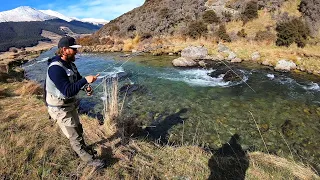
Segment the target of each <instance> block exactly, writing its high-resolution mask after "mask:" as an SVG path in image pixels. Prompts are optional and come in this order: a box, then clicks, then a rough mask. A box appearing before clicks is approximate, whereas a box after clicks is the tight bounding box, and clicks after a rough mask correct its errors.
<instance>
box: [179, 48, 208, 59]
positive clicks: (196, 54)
mask: <svg viewBox="0 0 320 180" xmlns="http://www.w3.org/2000/svg"><path fill="white" fill-rule="evenodd" d="M207 56H208V50H207V48H205V47H202V46H189V47H187V48H184V49H183V50H182V51H181V57H184V58H189V59H204V58H205V57H207Z"/></svg>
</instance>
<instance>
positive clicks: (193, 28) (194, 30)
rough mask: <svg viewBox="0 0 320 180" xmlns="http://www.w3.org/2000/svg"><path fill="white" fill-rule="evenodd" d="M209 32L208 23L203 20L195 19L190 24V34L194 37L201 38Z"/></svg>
mask: <svg viewBox="0 0 320 180" xmlns="http://www.w3.org/2000/svg"><path fill="white" fill-rule="evenodd" d="M207 32H208V29H207V25H206V24H205V23H203V21H195V22H192V23H190V24H189V26H188V35H189V36H190V37H192V38H194V39H195V38H199V37H201V36H202V35H204V34H206V33H207Z"/></svg>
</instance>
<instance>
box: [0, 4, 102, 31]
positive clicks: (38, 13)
mask: <svg viewBox="0 0 320 180" xmlns="http://www.w3.org/2000/svg"><path fill="white" fill-rule="evenodd" d="M50 19H62V20H64V21H67V22H71V21H82V22H85V23H91V24H94V25H98V26H102V25H104V24H106V23H108V21H106V20H104V19H94V18H84V19H78V18H71V17H67V16H65V15H63V14H61V13H59V12H57V11H53V10H50V9H48V10H37V9H34V8H32V7H29V6H21V7H18V8H15V9H12V10H9V11H3V12H0V23H1V22H26V21H46V20H50Z"/></svg>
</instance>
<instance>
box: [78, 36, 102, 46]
mask: <svg viewBox="0 0 320 180" xmlns="http://www.w3.org/2000/svg"><path fill="white" fill-rule="evenodd" d="M77 42H78V43H79V44H81V45H84V46H93V45H97V44H100V41H99V38H96V37H93V36H85V37H83V38H79V39H77Z"/></svg>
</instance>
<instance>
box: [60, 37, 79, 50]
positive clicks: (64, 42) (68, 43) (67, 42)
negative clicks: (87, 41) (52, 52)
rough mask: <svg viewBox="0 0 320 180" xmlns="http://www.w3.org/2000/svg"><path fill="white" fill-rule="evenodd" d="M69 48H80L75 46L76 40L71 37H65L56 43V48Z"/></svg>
mask: <svg viewBox="0 0 320 180" xmlns="http://www.w3.org/2000/svg"><path fill="white" fill-rule="evenodd" d="M62 47H70V48H80V47H82V46H81V45H78V44H76V40H75V39H74V38H73V37H70V36H65V37H63V38H61V39H60V41H59V43H58V48H62Z"/></svg>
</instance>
